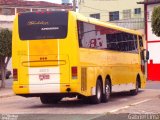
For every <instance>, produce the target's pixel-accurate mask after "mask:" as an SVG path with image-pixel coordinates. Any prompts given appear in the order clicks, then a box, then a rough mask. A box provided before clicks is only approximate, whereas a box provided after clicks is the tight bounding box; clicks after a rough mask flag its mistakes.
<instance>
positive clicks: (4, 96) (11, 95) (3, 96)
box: [0, 94, 15, 98]
mask: <svg viewBox="0 0 160 120" xmlns="http://www.w3.org/2000/svg"><path fill="white" fill-rule="evenodd" d="M13 96H15V94H8V95H2V96H0V98H8V97H13Z"/></svg>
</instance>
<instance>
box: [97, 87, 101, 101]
mask: <svg viewBox="0 0 160 120" xmlns="http://www.w3.org/2000/svg"><path fill="white" fill-rule="evenodd" d="M97 99H98V100H100V99H101V88H100V86H99V85H98V87H97Z"/></svg>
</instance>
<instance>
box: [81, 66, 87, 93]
mask: <svg viewBox="0 0 160 120" xmlns="http://www.w3.org/2000/svg"><path fill="white" fill-rule="evenodd" d="M81 90H82V91H86V90H87V68H81Z"/></svg>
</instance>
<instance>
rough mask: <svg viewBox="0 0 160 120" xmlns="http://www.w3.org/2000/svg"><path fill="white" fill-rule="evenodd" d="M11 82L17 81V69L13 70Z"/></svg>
mask: <svg viewBox="0 0 160 120" xmlns="http://www.w3.org/2000/svg"><path fill="white" fill-rule="evenodd" d="M13 80H14V81H17V80H18V70H17V69H13Z"/></svg>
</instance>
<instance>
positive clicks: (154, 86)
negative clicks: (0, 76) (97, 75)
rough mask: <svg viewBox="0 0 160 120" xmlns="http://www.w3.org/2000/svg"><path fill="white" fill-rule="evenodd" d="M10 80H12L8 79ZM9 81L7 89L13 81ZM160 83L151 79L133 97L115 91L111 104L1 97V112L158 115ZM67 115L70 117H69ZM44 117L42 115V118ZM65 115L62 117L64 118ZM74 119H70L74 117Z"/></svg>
mask: <svg viewBox="0 0 160 120" xmlns="http://www.w3.org/2000/svg"><path fill="white" fill-rule="evenodd" d="M8 81H9V80H8ZM8 81H7V82H6V83H7V85H8V88H9V86H10V84H11V80H10V82H8ZM159 85H160V82H153V81H148V82H147V87H146V89H143V90H140V91H139V94H138V95H136V96H130V95H129V94H128V92H124V93H114V94H112V96H111V99H110V101H109V102H108V103H101V104H96V105H92V104H86V103H84V102H83V101H82V100H78V99H76V98H71V99H68V98H64V99H63V100H62V101H60V102H59V103H58V104H52V105H43V104H41V102H40V99H39V98H38V97H35V98H24V97H20V96H14V95H13V96H11V97H4V98H1V99H0V113H1V114H52V115H53V114H55V115H59V114H61V115H62V116H58V117H60V118H59V119H62V118H64V116H65V115H66V114H67V116H68V115H69V116H70V115H71V117H72V118H73V119H74V116H73V115H76V117H77V115H80V116H81V115H84V116H81V117H80V118H81V119H86V120H88V119H92V118H97V119H98V117H99V116H101V115H105V114H119V113H132V114H133V113H135V114H136V113H138V114H144V113H145V114H146V113H147V114H151V113H154V114H157V113H160V110H159V106H160V102H159V100H160V89H159ZM69 116H68V117H69ZM42 117H43V116H41V117H40V118H42ZM61 117H62V118H61ZM56 118H57V117H56ZM72 118H71V119H72Z"/></svg>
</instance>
